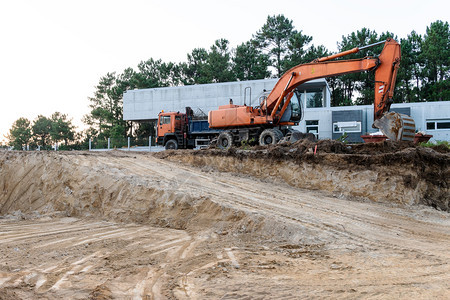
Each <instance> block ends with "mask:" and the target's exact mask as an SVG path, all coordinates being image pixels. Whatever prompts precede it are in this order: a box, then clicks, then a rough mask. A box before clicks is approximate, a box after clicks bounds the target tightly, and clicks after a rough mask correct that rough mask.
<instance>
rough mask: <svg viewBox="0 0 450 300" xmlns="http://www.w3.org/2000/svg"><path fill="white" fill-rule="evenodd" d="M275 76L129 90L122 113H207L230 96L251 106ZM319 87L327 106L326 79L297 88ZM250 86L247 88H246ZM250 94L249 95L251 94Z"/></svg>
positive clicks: (135, 116)
mask: <svg viewBox="0 0 450 300" xmlns="http://www.w3.org/2000/svg"><path fill="white" fill-rule="evenodd" d="M277 81H278V79H263V80H251V81H237V82H224V83H212V84H201V85H190V86H179V87H167V88H153V89H141V90H130V91H127V92H125V93H124V95H123V115H124V120H127V121H143V120H154V119H157V118H158V114H159V113H160V112H161V111H162V110H164V111H184V110H185V107H187V106H189V107H191V108H192V109H193V110H194V111H197V110H198V109H200V110H202V111H203V112H205V113H206V114H207V113H208V111H210V110H215V109H217V108H218V107H219V106H221V105H225V104H228V103H229V100H230V99H233V103H234V104H239V105H242V104H244V97H245V99H246V104H247V105H249V104H250V101H249V100H250V99H251V104H252V105H253V106H255V105H256V103H258V99H259V97H260V96H261V94H262V93H263V91H264V90H267V91H270V90H272V88H273V87H274V86H275V84H276V83H277ZM308 86H321V87H324V88H325V95H324V99H325V101H324V103H326V104H328V106H329V99H330V96H329V95H330V93H329V89H328V85H327V83H326V81H325V79H318V80H311V81H309V82H307V83H305V84H302V85H301V86H300V87H299V88H302V87H303V88H307V87H308ZM247 87H250V90H248V89H247V90H246V88H247ZM250 93H251V97H250Z"/></svg>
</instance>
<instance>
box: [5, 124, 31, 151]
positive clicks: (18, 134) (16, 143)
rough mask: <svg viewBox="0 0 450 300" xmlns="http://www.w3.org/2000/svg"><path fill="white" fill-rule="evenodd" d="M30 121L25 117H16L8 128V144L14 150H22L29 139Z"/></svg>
mask: <svg viewBox="0 0 450 300" xmlns="http://www.w3.org/2000/svg"><path fill="white" fill-rule="evenodd" d="M31 137H32V135H31V122H30V120H28V119H26V118H19V119H17V120H16V121H15V122H14V123H13V125H12V127H11V129H10V130H9V135H8V140H9V145H10V146H13V147H14V149H16V150H22V148H23V147H26V146H27V145H28V144H29V143H30V141H31Z"/></svg>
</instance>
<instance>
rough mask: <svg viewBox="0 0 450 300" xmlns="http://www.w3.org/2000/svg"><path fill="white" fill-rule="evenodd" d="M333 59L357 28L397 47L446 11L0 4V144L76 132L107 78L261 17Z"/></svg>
mask: <svg viewBox="0 0 450 300" xmlns="http://www.w3.org/2000/svg"><path fill="white" fill-rule="evenodd" d="M277 14H284V15H285V16H286V17H287V18H289V19H291V20H293V24H294V26H295V28H296V29H297V30H302V31H303V33H304V34H307V35H310V36H312V37H313V43H314V44H315V45H320V44H323V45H324V46H326V47H327V48H328V49H329V50H331V51H336V50H337V47H336V44H337V42H338V41H340V40H341V37H342V35H347V34H350V33H351V32H353V31H356V30H360V29H361V28H362V27H367V28H370V29H372V30H375V31H376V32H377V33H381V32H384V31H390V32H393V33H394V34H396V35H397V36H398V37H399V38H404V37H406V36H407V34H409V33H410V32H411V31H412V30H416V31H417V32H418V33H420V34H424V33H425V30H426V27H427V26H429V25H430V23H431V22H434V21H436V20H442V21H444V22H445V21H449V19H450V18H449V17H450V4H449V2H448V1H444V0H440V1H438V0H428V1H394V0H390V1H385V0H379V1H361V0H359V1H345V0H340V1H332V0H327V1H320V0H316V1H300V0H297V1H266V0H257V1H253V0H251V1H245V0H239V1H236V0H228V1H227V0H222V1H213V0H209V1H206V0H204V1H200V0H191V1H188V0H185V1H179V0H166V1H153V0H147V1H144V0H127V1H116V0H89V1H86V0H76V1H64V0H54V1H52V0H39V1H36V0H10V1H8V0H0V38H1V44H0V88H1V89H0V90H1V93H0V104H1V107H0V141H2V140H3V139H4V138H3V137H4V135H6V134H7V133H8V132H9V129H10V128H11V125H12V123H13V122H14V121H15V120H17V119H18V118H19V117H26V118H28V119H30V120H34V119H35V118H36V117H37V115H39V114H42V115H45V116H50V115H51V114H52V113H53V112H55V111H59V112H61V113H64V114H68V115H69V117H70V118H72V119H73V123H74V124H75V125H76V126H78V130H81V129H82V128H83V123H82V122H81V118H82V117H83V115H85V114H86V113H88V112H89V108H88V105H89V101H88V97H90V96H92V95H93V92H94V90H95V89H94V87H95V85H96V84H97V83H98V80H99V78H100V77H101V76H103V75H105V74H106V73H107V72H114V71H115V72H118V73H120V72H122V71H123V70H124V69H125V68H127V67H133V68H135V69H136V67H137V64H138V63H139V62H140V61H141V60H147V59H149V58H154V59H162V60H163V61H165V62H169V61H172V62H181V61H185V60H186V54H187V53H190V52H191V51H192V49H194V48H199V47H203V48H207V49H209V47H210V46H211V45H212V44H213V43H214V41H215V40H216V39H219V38H225V39H228V40H229V41H230V46H231V47H233V48H234V47H236V46H237V45H239V44H241V43H242V42H245V41H248V40H249V39H250V38H251V37H252V34H254V33H256V31H258V30H259V29H260V28H261V27H262V25H263V24H264V23H265V21H266V19H267V16H268V15H277Z"/></svg>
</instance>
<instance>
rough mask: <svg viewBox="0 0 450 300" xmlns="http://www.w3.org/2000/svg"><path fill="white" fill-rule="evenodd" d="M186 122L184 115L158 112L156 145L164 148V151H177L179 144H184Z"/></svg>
mask: <svg viewBox="0 0 450 300" xmlns="http://www.w3.org/2000/svg"><path fill="white" fill-rule="evenodd" d="M186 121H187V117H186V114H184V113H180V112H160V113H159V114H158V123H157V138H156V142H157V144H158V145H162V146H165V147H166V149H178V146H180V144H181V145H183V144H184V143H183V139H184V135H185V132H186V129H185V125H186V123H187V122H186Z"/></svg>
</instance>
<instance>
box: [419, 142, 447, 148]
mask: <svg viewBox="0 0 450 300" xmlns="http://www.w3.org/2000/svg"><path fill="white" fill-rule="evenodd" d="M439 145H444V146H447V148H449V149H450V142H449V141H435V142H426V143H420V144H419V146H421V147H434V146H439Z"/></svg>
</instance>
